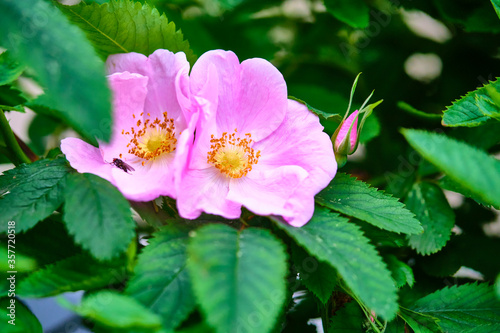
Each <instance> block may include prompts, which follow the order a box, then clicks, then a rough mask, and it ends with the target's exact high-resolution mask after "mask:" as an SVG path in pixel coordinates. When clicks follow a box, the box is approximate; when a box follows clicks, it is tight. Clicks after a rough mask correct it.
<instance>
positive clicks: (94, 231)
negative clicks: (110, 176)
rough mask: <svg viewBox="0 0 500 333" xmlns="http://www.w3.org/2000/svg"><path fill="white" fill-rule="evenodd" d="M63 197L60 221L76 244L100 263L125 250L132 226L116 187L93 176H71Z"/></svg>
mask: <svg viewBox="0 0 500 333" xmlns="http://www.w3.org/2000/svg"><path fill="white" fill-rule="evenodd" d="M64 196H65V203H64V215H63V219H64V222H65V223H66V227H67V228H68V231H69V232H70V234H72V235H73V236H74V238H75V241H76V242H77V243H78V244H81V245H82V247H83V248H85V249H88V250H89V251H90V253H92V255H93V256H95V257H96V258H98V259H104V260H106V259H110V258H112V257H115V256H117V255H119V254H120V253H123V252H124V251H125V249H126V248H127V246H128V245H129V243H130V241H131V240H132V237H134V229H135V223H134V220H133V219H132V213H131V211H130V205H129V203H128V201H127V200H126V199H125V198H124V197H123V195H122V194H121V193H120V192H119V191H118V190H117V189H116V187H114V186H113V185H111V183H109V182H108V181H107V180H104V179H102V178H99V177H98V176H95V175H93V174H90V173H84V174H80V173H74V174H71V175H70V176H69V177H68V180H67V186H66V190H65V191H64ZM96 235H97V237H96Z"/></svg>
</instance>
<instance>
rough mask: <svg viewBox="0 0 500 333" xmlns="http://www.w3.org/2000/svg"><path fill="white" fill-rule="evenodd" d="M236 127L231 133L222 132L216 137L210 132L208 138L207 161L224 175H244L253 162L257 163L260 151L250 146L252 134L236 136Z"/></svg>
mask: <svg viewBox="0 0 500 333" xmlns="http://www.w3.org/2000/svg"><path fill="white" fill-rule="evenodd" d="M237 132H238V130H237V129H235V130H234V133H233V134H227V132H224V133H222V137H220V138H219V139H216V138H215V137H214V135H213V134H212V136H211V139H210V143H211V145H210V149H211V150H210V151H209V152H208V154H207V162H208V163H210V164H212V165H213V166H215V167H216V168H217V169H219V171H220V172H221V173H223V174H224V175H225V176H226V177H231V178H241V177H243V176H246V175H247V174H248V173H249V172H250V171H251V170H252V166H253V165H254V164H257V162H258V161H259V157H260V151H258V152H257V153H255V150H254V149H253V148H252V147H250V145H251V144H252V142H253V141H252V139H251V137H252V135H251V134H250V133H247V134H245V137H244V138H238V137H236V133H237Z"/></svg>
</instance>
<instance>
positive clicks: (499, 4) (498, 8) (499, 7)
mask: <svg viewBox="0 0 500 333" xmlns="http://www.w3.org/2000/svg"><path fill="white" fill-rule="evenodd" d="M491 4H492V5H493V8H494V9H495V12H496V13H497V15H498V17H499V18H500V1H499V0H491Z"/></svg>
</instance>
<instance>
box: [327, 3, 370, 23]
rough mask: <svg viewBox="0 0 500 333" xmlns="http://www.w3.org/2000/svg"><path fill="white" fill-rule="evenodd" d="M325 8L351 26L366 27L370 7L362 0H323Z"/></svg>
mask: <svg viewBox="0 0 500 333" xmlns="http://www.w3.org/2000/svg"><path fill="white" fill-rule="evenodd" d="M325 7H326V10H328V12H329V13H330V14H332V15H333V16H334V17H335V18H336V19H338V20H340V21H342V22H344V23H347V24H349V25H350V26H351V27H353V28H358V29H364V28H366V27H368V23H369V20H370V9H369V8H368V6H367V5H366V3H365V2H364V1H363V0H325Z"/></svg>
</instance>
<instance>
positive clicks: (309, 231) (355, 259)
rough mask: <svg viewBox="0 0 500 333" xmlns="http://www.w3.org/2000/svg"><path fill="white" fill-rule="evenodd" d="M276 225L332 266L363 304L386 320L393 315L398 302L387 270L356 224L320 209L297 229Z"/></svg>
mask: <svg viewBox="0 0 500 333" xmlns="http://www.w3.org/2000/svg"><path fill="white" fill-rule="evenodd" d="M276 224H277V225H278V226H279V227H280V228H281V229H283V230H285V231H286V232H287V233H288V234H289V235H290V236H291V237H292V238H293V239H295V240H296V241H297V243H298V244H299V245H301V246H302V247H304V248H305V249H306V250H307V252H309V254H311V255H313V256H315V257H316V258H318V259H319V260H322V261H325V262H327V263H328V264H330V265H332V267H334V268H335V269H336V270H337V271H338V272H339V274H340V275H341V276H342V278H343V279H344V280H345V283H346V284H347V286H348V287H349V288H350V289H351V290H352V291H353V292H354V293H355V294H356V295H357V296H358V297H359V298H360V299H361V300H362V301H363V302H364V303H365V304H366V306H368V307H369V308H370V309H373V310H374V311H375V312H376V313H377V314H378V315H381V316H382V317H384V318H386V319H388V320H390V319H392V318H394V317H395V315H396V312H397V309H398V305H397V303H396V287H395V286H394V282H393V281H392V278H391V275H390V272H389V271H388V270H387V268H386V266H385V264H384V263H383V262H382V258H381V257H380V256H379V255H378V253H377V251H376V250H375V248H374V247H373V246H372V245H371V244H370V243H369V242H368V239H366V238H365V237H364V236H363V233H362V232H361V231H360V230H359V227H358V226H356V225H355V224H353V223H349V221H348V220H347V219H346V218H343V217H341V216H339V215H338V214H336V213H331V212H329V211H328V210H326V209H322V208H316V211H315V213H314V216H313V218H312V219H311V221H309V223H307V224H306V225H305V226H303V227H301V228H294V227H292V226H289V225H287V224H284V223H281V222H279V221H277V223H276Z"/></svg>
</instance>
